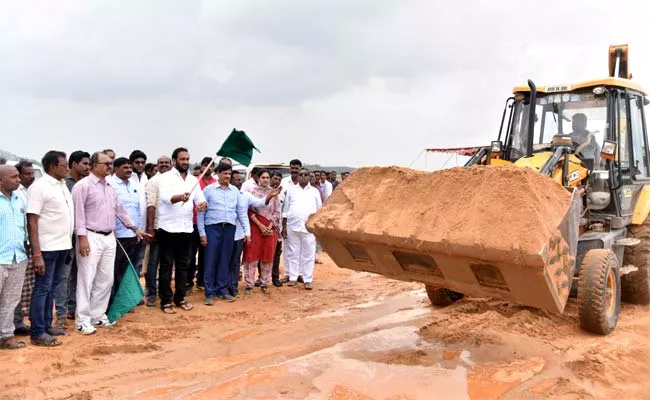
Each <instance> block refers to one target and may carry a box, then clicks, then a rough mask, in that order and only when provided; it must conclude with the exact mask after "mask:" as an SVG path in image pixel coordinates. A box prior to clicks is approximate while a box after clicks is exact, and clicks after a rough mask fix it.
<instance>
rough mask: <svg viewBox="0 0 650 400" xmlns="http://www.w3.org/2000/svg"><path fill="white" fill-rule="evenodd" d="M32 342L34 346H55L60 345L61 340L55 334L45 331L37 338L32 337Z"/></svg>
mask: <svg viewBox="0 0 650 400" xmlns="http://www.w3.org/2000/svg"><path fill="white" fill-rule="evenodd" d="M32 344H33V345H34V346H43V347H54V346H58V345H60V344H61V341H60V340H59V339H57V338H56V337H54V336H51V335H49V334H47V333H44V334H42V335H41V336H39V337H37V338H32Z"/></svg>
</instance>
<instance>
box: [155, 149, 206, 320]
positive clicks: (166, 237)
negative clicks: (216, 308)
mask: <svg viewBox="0 0 650 400" xmlns="http://www.w3.org/2000/svg"><path fill="white" fill-rule="evenodd" d="M172 161H173V163H174V168H172V170H171V171H169V172H167V173H165V174H164V175H163V176H162V177H161V179H160V198H159V201H158V231H157V233H156V241H157V242H158V245H159V246H160V271H159V272H158V275H159V278H158V292H159V295H160V304H161V308H162V310H163V312H165V313H167V314H174V313H176V310H175V309H174V307H173V305H172V296H173V301H174V304H175V305H176V306H178V307H180V308H182V309H183V310H185V311H189V310H191V309H192V308H193V307H192V305H191V304H190V303H189V302H187V301H186V300H185V291H186V285H187V276H188V273H189V269H190V261H191V260H190V258H191V256H190V250H191V247H192V232H194V224H193V221H192V215H193V210H194V204H196V206H197V210H198V211H203V210H205V209H206V206H207V203H206V201H205V197H204V196H203V192H201V188H200V186H199V185H198V183H199V181H198V180H197V178H196V177H195V176H193V175H192V174H191V173H189V166H190V153H189V152H188V150H187V149H185V148H183V147H179V148H177V149H176V150H174V152H173V154H172ZM174 265H175V266H176V274H175V278H174V281H175V283H176V288H175V291H174V292H172V288H171V280H172V268H173V267H174Z"/></svg>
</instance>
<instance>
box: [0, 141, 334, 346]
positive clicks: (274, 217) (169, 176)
mask: <svg viewBox="0 0 650 400" xmlns="http://www.w3.org/2000/svg"><path fill="white" fill-rule="evenodd" d="M289 164H290V174H289V175H288V176H285V177H283V176H282V173H280V172H279V171H273V170H267V169H262V168H253V169H252V171H251V172H250V175H249V176H245V174H243V173H242V172H241V171H237V170H233V165H232V161H231V160H230V159H228V158H221V159H212V158H211V157H205V158H203V159H202V160H201V162H200V164H199V165H198V166H197V167H196V168H194V169H193V170H192V171H190V154H189V151H188V150H187V149H185V148H182V147H179V148H177V149H175V150H174V151H173V152H172V154H171V157H169V156H161V157H159V158H158V159H157V160H156V163H155V164H154V163H147V156H146V154H145V153H144V152H142V151H140V150H135V151H133V152H131V154H130V155H129V157H117V156H116V154H115V152H113V151H112V150H110V149H106V150H103V151H99V152H95V153H93V154H92V155H91V154H89V153H87V152H84V151H75V152H73V153H71V154H70V155H69V156H68V155H66V154H65V153H63V152H60V151H49V152H47V153H46V154H45V155H44V157H43V159H42V167H43V169H44V175H43V177H41V178H39V179H35V178H34V166H33V165H32V164H31V163H30V162H28V161H25V160H21V161H20V162H18V163H17V164H16V165H15V166H10V165H6V164H5V162H4V160H1V159H0V192H1V194H0V348H6V349H17V348H22V347H24V346H25V343H24V342H23V341H21V340H18V339H17V336H30V339H31V343H32V344H34V345H39V346H57V345H60V344H61V340H60V339H59V337H60V336H62V335H66V334H67V333H66V332H67V330H68V321H74V326H75V329H76V331H77V332H79V333H81V334H84V335H90V334H93V333H95V332H96V331H97V328H98V327H110V326H113V325H114V324H115V323H116V321H113V320H110V319H109V318H108V316H107V313H108V310H109V309H110V307H111V305H112V304H113V302H114V301H116V293H117V289H118V288H119V286H120V283H121V281H122V280H123V278H124V275H125V273H127V271H129V269H130V267H131V266H132V267H133V268H134V270H135V272H136V274H138V275H143V276H144V279H145V287H146V290H145V293H146V295H145V298H143V299H142V301H141V302H140V304H139V305H146V306H149V307H156V306H159V307H160V309H161V310H162V311H163V312H164V313H167V314H173V313H176V312H177V309H181V310H183V311H190V310H192V309H193V307H194V306H193V305H192V304H191V303H190V302H189V301H187V299H186V296H188V295H189V294H191V293H192V291H193V290H201V291H203V292H204V304H205V305H206V306H212V305H214V304H215V301H217V300H222V301H225V302H232V301H235V300H236V299H237V298H238V297H240V290H239V289H240V286H241V287H242V288H243V291H244V293H245V294H250V293H252V292H253V290H254V288H255V287H259V288H260V289H259V290H260V291H261V292H263V293H268V292H269V287H270V286H271V285H274V286H276V287H281V286H283V285H288V286H291V287H296V286H297V285H298V284H302V287H304V289H306V290H311V289H312V288H313V279H314V277H313V275H314V264H315V263H316V262H317V261H316V259H315V256H316V249H317V243H316V238H315V237H314V235H313V234H311V233H310V232H308V231H307V229H306V228H305V223H306V221H307V219H308V217H309V216H310V215H312V214H313V213H315V212H316V211H317V210H318V209H319V208H320V207H321V206H322V204H323V203H324V202H325V201H327V198H328V197H329V196H330V195H331V194H332V191H333V190H334V189H335V188H336V187H337V186H338V184H339V182H338V181H337V179H336V178H337V176H336V175H337V174H336V172H325V171H308V170H307V169H305V168H303V165H302V163H301V162H300V160H297V159H294V160H291V161H290V163H289ZM345 178H347V174H342V175H341V179H345ZM282 258H283V264H284V276H282V277H281V275H280V260H281V259H282ZM172 281H173V283H174V287H173V288H172ZM242 281H243V282H242ZM157 300H159V302H160V303H159V304H157ZM25 317H28V320H29V324H30V326H27V324H26V323H25Z"/></svg>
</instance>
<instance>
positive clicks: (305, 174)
mask: <svg viewBox="0 0 650 400" xmlns="http://www.w3.org/2000/svg"><path fill="white" fill-rule="evenodd" d="M298 176H309V174H308V173H305V172H302V173H299V174H298Z"/></svg>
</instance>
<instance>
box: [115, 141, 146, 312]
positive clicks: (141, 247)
mask: <svg viewBox="0 0 650 400" xmlns="http://www.w3.org/2000/svg"><path fill="white" fill-rule="evenodd" d="M129 161H131V165H133V174H131V177H130V178H129V181H131V183H132V184H134V185H137V186H136V187H137V189H136V190H137V192H138V193H139V194H140V207H142V210H146V209H147V200H146V197H145V191H146V184H147V181H148V180H149V179H148V178H147V174H145V173H144V167H145V165H147V155H146V154H144V152H143V151H142V150H133V151H132V152H131V154H130V155H129ZM133 222H135V223H136V224H138V226H142V227H144V226H146V224H147V213H146V211H145V212H143V213H142V215H141V217H140V221H133ZM143 229H144V228H143ZM146 245H147V244H146V241H145V240H141V241H140V242H138V244H137V248H136V256H135V258H134V259H133V260H131V261H133V267H134V268H135V270H136V271H138V273H140V271H142V260H143V259H144V251H145V248H146ZM118 254H119V253H118ZM141 304H143V303H140V304H139V305H141Z"/></svg>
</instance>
